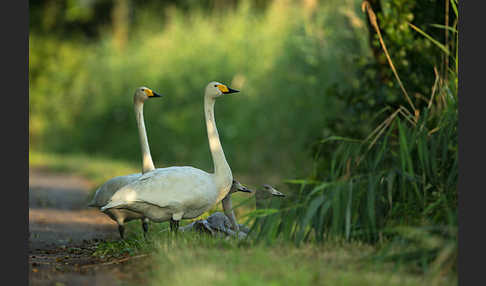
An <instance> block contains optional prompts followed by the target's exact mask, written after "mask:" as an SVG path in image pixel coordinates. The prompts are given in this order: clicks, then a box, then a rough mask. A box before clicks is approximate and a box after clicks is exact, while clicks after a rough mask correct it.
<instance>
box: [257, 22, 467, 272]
mask: <svg viewBox="0 0 486 286" xmlns="http://www.w3.org/2000/svg"><path fill="white" fill-rule="evenodd" d="M456 17H457V14H456ZM382 28H383V29H384V30H386V29H387V26H384V27H382ZM445 30H449V29H445ZM450 31H451V32H452V33H455V37H457V31H455V29H454V28H452V29H450ZM418 34H419V35H420V34H423V33H420V32H419V33H418ZM422 36H424V39H426V40H428V41H429V40H430V38H432V36H430V35H428V34H427V35H425V34H423V35H422ZM453 40H454V42H452V43H449V44H448V45H447V46H446V47H447V49H448V50H450V51H455V48H456V46H455V43H456V42H457V38H456V39H453ZM433 44H436V43H434V42H433ZM446 56H450V57H451V58H450V59H451V62H452V63H454V62H456V61H457V58H454V52H451V53H448V54H446ZM456 67H457V62H456ZM448 78H449V80H446V79H444V78H442V77H439V78H437V80H436V82H435V84H434V85H433V87H432V94H431V95H430V98H427V99H426V101H425V104H423V105H421V106H420V109H418V110H417V113H416V114H415V115H413V111H409V110H408V109H407V108H405V107H400V108H398V109H396V111H395V112H393V113H391V115H389V117H388V118H387V119H386V120H385V121H383V123H382V124H380V125H379V126H378V127H377V128H376V129H375V131H373V132H372V133H371V134H370V135H369V136H368V138H367V139H366V140H356V139H351V138H343V137H338V136H332V137H329V138H326V139H323V140H321V141H320V142H319V143H318V144H316V147H315V148H314V153H315V160H314V170H313V172H312V173H311V175H310V176H309V177H308V178H306V179H301V180H292V181H289V183H290V184H294V185H297V186H299V188H298V190H297V192H296V193H295V194H294V195H293V197H292V198H290V199H289V200H288V201H286V203H285V204H283V205H282V206H281V207H280V208H279V209H278V211H277V212H275V211H273V212H272V213H271V214H269V215H268V216H266V217H264V218H261V217H260V218H259V219H258V220H255V222H254V225H253V227H252V231H254V233H255V237H256V238H257V239H259V240H264V241H266V242H267V243H272V242H273V241H274V240H275V239H276V238H278V239H284V240H291V241H294V242H295V243H297V244H301V243H302V242H321V243H322V242H326V241H328V240H329V239H331V238H333V237H338V238H344V239H346V240H360V241H367V242H370V243H376V244H378V245H387V246H388V247H385V248H384V250H383V252H382V253H381V254H380V255H378V257H381V258H383V259H384V257H386V259H391V260H393V261H397V260H400V261H409V262H413V263H416V264H417V265H420V267H419V268H420V270H422V271H427V270H428V269H435V271H436V272H437V273H438V272H439V271H442V272H447V271H456V269H457V268H456V266H457V264H456V262H455V261H456V256H457V247H456V244H457V179H458V154H457V146H458V145H457V144H458V143H457V122H458V121H457V120H458V117H457V116H458V113H457V110H458V105H457V99H458V97H457V69H450V70H449V71H448ZM424 82H425V80H424ZM390 110H391V108H390V107H388V108H384V109H383V110H382V112H384V113H383V114H386V113H388V114H390ZM411 236H412V237H413V238H412V239H411V238H410V237H411ZM430 241H432V242H433V243H428V242H430Z"/></svg>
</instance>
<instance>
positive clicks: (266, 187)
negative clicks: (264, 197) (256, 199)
mask: <svg viewBox="0 0 486 286" xmlns="http://www.w3.org/2000/svg"><path fill="white" fill-rule="evenodd" d="M261 191H262V192H266V193H268V194H270V195H271V196H275V197H285V194H283V193H281V192H279V191H277V190H276V189H275V188H274V187H272V186H270V185H267V184H265V185H263V190H261Z"/></svg>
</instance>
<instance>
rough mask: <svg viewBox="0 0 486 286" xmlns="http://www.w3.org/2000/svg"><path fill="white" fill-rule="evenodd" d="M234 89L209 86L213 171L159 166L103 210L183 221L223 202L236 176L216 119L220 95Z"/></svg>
mask: <svg viewBox="0 0 486 286" xmlns="http://www.w3.org/2000/svg"><path fill="white" fill-rule="evenodd" d="M233 92H237V91H235V90H232V89H229V88H228V87H226V86H225V85H223V84H221V83H218V82H210V83H209V84H208V85H207V86H206V90H205V96H204V111H205V118H206V127H207V132H208V140H209V149H210V151H211V156H212V158H213V164H214V169H215V172H214V173H213V174H210V173H207V172H205V171H202V170H200V169H197V168H194V167H188V166H184V167H168V168H160V169H155V170H153V171H150V172H147V173H145V174H144V175H142V176H141V177H140V178H138V179H137V180H135V181H133V182H131V183H130V184H128V185H126V186H124V187H122V188H121V189H119V190H118V191H116V192H115V193H114V194H113V196H112V197H111V200H110V201H109V202H108V203H107V204H106V205H105V206H103V207H102V208H101V210H102V211H105V210H109V209H128V210H131V211H134V212H139V213H143V214H144V215H145V216H146V217H148V218H149V219H150V220H153V221H157V222H162V221H167V220H170V219H172V220H174V221H179V220H180V219H182V218H186V219H187V218H195V217H198V216H199V215H201V214H203V213H204V212H205V211H207V210H209V209H210V208H211V207H212V206H213V205H214V204H216V203H219V202H220V201H221V200H222V199H223V198H224V197H225V196H226V195H227V194H228V193H229V191H230V189H231V185H232V182H233V176H232V173H231V169H230V167H229V165H228V163H227V162H226V158H225V156H224V152H223V149H222V146H221V143H220V141H219V135H218V131H217V129H216V124H215V122H214V114H213V113H214V102H215V98H216V97H219V96H221V95H223V94H225V93H233Z"/></svg>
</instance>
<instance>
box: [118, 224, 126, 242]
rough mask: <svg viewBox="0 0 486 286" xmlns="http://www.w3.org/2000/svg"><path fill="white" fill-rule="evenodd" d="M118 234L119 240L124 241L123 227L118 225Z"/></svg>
mask: <svg viewBox="0 0 486 286" xmlns="http://www.w3.org/2000/svg"><path fill="white" fill-rule="evenodd" d="M118 232H119V233H120V237H121V239H124V234H125V227H124V226H123V225H122V224H119V225H118Z"/></svg>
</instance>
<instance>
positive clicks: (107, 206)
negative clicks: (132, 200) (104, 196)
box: [100, 201, 123, 212]
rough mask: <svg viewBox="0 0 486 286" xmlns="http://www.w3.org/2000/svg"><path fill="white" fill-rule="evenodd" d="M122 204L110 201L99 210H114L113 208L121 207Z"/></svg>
mask: <svg viewBox="0 0 486 286" xmlns="http://www.w3.org/2000/svg"><path fill="white" fill-rule="evenodd" d="M122 204H123V203H122V202H113V201H110V202H108V203H107V204H106V205H104V206H102V207H101V208H100V210H101V211H102V212H104V211H106V210H107V209H111V208H114V207H117V206H120V205H122Z"/></svg>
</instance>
